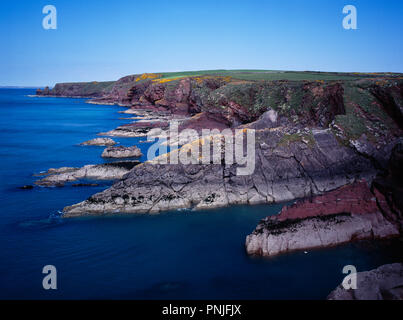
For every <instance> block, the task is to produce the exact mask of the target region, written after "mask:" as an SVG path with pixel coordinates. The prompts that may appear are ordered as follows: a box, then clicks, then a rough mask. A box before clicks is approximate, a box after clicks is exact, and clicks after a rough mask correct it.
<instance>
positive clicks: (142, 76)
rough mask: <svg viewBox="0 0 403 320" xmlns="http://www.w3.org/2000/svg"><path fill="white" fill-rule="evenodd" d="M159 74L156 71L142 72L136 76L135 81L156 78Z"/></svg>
mask: <svg viewBox="0 0 403 320" xmlns="http://www.w3.org/2000/svg"><path fill="white" fill-rule="evenodd" d="M160 77H161V75H160V74H158V73H143V74H142V75H141V76H138V77H137V78H136V82H138V81H140V80H147V79H156V78H160Z"/></svg>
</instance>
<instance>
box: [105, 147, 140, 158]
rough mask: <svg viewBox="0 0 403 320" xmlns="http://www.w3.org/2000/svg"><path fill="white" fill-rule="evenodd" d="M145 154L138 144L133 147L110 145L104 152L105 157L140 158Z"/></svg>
mask: <svg viewBox="0 0 403 320" xmlns="http://www.w3.org/2000/svg"><path fill="white" fill-rule="evenodd" d="M142 155H143V154H142V153H141V150H140V149H139V148H137V147H136V146H132V147H123V146H119V147H109V148H106V149H105V150H104V152H102V157H103V158H139V157H141V156H142Z"/></svg>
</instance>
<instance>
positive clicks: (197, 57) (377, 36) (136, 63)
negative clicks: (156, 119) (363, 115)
mask: <svg viewBox="0 0 403 320" xmlns="http://www.w3.org/2000/svg"><path fill="white" fill-rule="evenodd" d="M49 4H50V5H54V6H55V7H56V9H57V29H56V30H45V29H44V28H43V27H42V20H43V18H44V17H45V14H43V13H42V9H43V7H44V6H45V5H49ZM345 5H354V6H355V7H356V8H357V23H358V29H357V30H345V29H344V28H343V25H342V21H343V19H344V17H345V14H343V7H344V6H345ZM402 14H403V1H399V0H384V1H380V0H356V1H355V0H281V1H280V0H277V1H274V0H230V1H229V0H186V1H183V0H152V1H150V0H141V1H140V0H108V1H106V0H96V1H95V0H94V1H92V0H86V1H83V0H81V1H77V0H47V1H33V0H20V1H18V0H14V1H11V0H7V1H5V0H2V1H1V3H0V30H1V31H0V32H1V44H2V46H1V49H0V86H45V85H49V86H53V85H54V84H55V83H57V82H72V81H94V80H97V81H103V80H117V79H119V78H120V77H122V76H125V75H129V74H138V73H143V72H168V71H188V70H212V69H268V70H315V71H339V72H349V71H354V72H403V56H402V55H403V41H402V35H403V19H402V16H403V15H402Z"/></svg>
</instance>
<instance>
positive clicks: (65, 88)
mask: <svg viewBox="0 0 403 320" xmlns="http://www.w3.org/2000/svg"><path fill="white" fill-rule="evenodd" d="M113 84H114V82H113V81H109V82H97V81H93V82H75V83H57V84H56V85H55V87H54V88H53V89H49V87H46V88H45V89H43V90H41V89H38V90H37V91H36V94H37V95H38V96H56V97H72V98H82V97H83V98H95V97H102V96H103V95H105V94H106V93H107V92H108V91H109V90H110V89H111V87H112V85H113Z"/></svg>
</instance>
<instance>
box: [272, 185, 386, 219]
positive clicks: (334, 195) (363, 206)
mask: <svg viewBox="0 0 403 320" xmlns="http://www.w3.org/2000/svg"><path fill="white" fill-rule="evenodd" d="M377 211H379V209H378V207H377V202H376V197H375V195H373V194H372V193H371V190H370V189H369V187H368V184H367V183H366V182H365V181H359V182H356V183H354V184H351V185H347V186H344V187H341V188H339V189H337V190H334V191H331V192H328V193H326V194H324V195H322V196H317V197H314V198H312V199H306V200H300V201H297V203H295V204H294V205H292V206H290V207H284V208H283V210H282V211H281V213H280V215H279V216H278V219H279V220H280V221H284V220H288V219H304V218H308V217H315V216H326V215H331V214H338V213H351V214H365V213H375V212H377Z"/></svg>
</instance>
